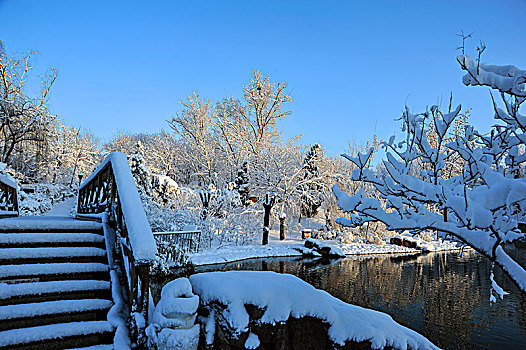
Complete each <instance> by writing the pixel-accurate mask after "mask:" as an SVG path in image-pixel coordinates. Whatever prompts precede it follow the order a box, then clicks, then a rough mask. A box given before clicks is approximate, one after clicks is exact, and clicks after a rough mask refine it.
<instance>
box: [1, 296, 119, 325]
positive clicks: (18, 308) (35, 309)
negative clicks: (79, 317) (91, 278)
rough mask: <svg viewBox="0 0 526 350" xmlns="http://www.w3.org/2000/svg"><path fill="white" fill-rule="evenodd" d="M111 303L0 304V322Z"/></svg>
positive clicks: (89, 301)
mask: <svg viewBox="0 0 526 350" xmlns="http://www.w3.org/2000/svg"><path fill="white" fill-rule="evenodd" d="M112 305H113V302H112V301H110V300H105V299H82V300H57V301H47V302H43V303H29V304H18V305H6V306H0V322H1V321H6V320H13V319H16V318H28V317H38V316H43V315H53V314H63V313H73V312H86V311H99V310H105V309H108V308H110V307H111V306H112Z"/></svg>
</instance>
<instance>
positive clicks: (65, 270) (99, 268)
mask: <svg viewBox="0 0 526 350" xmlns="http://www.w3.org/2000/svg"><path fill="white" fill-rule="evenodd" d="M108 270H109V269H108V265H106V264H101V263H51V264H21V265H0V280H6V279H14V278H27V277H36V276H39V277H43V276H56V275H68V276H67V277H68V278H71V277H70V276H69V275H82V274H103V273H106V272H108ZM104 276H105V275H104ZM105 277H106V278H107V276H105Z"/></svg>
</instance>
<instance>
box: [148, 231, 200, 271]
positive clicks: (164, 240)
mask: <svg viewBox="0 0 526 350" xmlns="http://www.w3.org/2000/svg"><path fill="white" fill-rule="evenodd" d="M153 236H154V237H155V241H156V242H157V249H158V250H159V254H160V255H161V256H164V257H165V259H166V260H167V261H172V262H175V263H178V264H183V263H184V259H185V255H186V254H188V253H197V252H198V251H199V242H200V241H201V231H199V230H184V229H183V231H173V232H154V233H153Z"/></svg>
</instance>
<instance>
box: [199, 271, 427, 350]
mask: <svg viewBox="0 0 526 350" xmlns="http://www.w3.org/2000/svg"><path fill="white" fill-rule="evenodd" d="M190 282H191V283H192V287H193V291H194V293H195V294H197V295H199V297H200V298H201V300H202V302H203V304H204V305H208V306H211V307H212V308H213V304H214V303H216V302H217V303H219V304H221V305H224V306H226V310H225V311H222V312H221V313H222V316H223V317H224V319H225V320H226V322H227V323H228V325H227V327H226V328H227V329H231V330H232V331H233V332H234V337H236V338H237V337H240V336H242V334H244V335H247V334H248V338H247V342H250V341H249V340H254V339H251V338H255V337H258V336H260V337H261V335H262V334H261V333H265V331H264V330H262V329H259V328H258V325H261V324H270V325H277V326H279V325H283V322H287V321H288V320H290V318H294V319H300V318H304V317H313V318H316V319H319V320H322V321H323V322H325V323H328V324H329V325H330V326H329V328H328V336H329V338H330V339H331V341H332V342H334V343H335V344H338V345H340V346H344V345H345V343H346V342H362V341H368V342H370V343H371V347H372V348H374V349H378V348H384V347H386V346H388V347H393V348H396V349H407V348H411V349H437V347H436V346H435V345H433V344H432V343H431V342H430V341H429V340H427V339H426V338H425V337H424V336H422V335H420V334H418V333H417V332H415V331H413V330H411V329H409V328H406V327H404V326H401V325H400V324H398V323H396V322H395V321H394V320H393V319H392V318H391V317H390V316H389V315H387V314H384V313H382V312H378V311H374V310H369V309H364V308H362V307H359V306H355V305H351V304H347V303H345V302H343V301H341V300H339V299H337V298H335V297H333V296H331V295H330V294H328V293H326V292H324V291H322V290H319V289H316V288H314V287H313V286H311V285H310V284H308V283H306V282H304V281H302V280H301V279H299V278H297V277H295V276H293V275H288V274H278V273H275V272H268V271H257V272H256V271H228V272H208V273H199V274H195V275H192V276H190ZM245 305H253V306H256V307H257V308H259V309H261V310H264V311H263V313H262V314H261V316H260V318H259V319H257V320H251V316H250V314H249V312H247V308H246V306H245ZM216 318H217V315H215V313H214V312H210V316H209V319H208V320H206V324H207V325H209V323H214V324H215V323H216V322H217V321H218V320H216ZM221 326H222V325H221V324H220V327H221ZM207 329H210V330H214V329H215V327H211V328H210V327H207ZM272 334H274V333H272ZM206 339H207V342H208V343H209V344H211V343H212V342H213V339H214V334H213V333H212V334H208V335H207V336H206ZM256 340H258V339H256ZM295 341H299V339H295ZM250 343H251V342H250ZM256 343H259V341H256ZM245 346H247V344H246V343H245ZM247 348H248V346H247Z"/></svg>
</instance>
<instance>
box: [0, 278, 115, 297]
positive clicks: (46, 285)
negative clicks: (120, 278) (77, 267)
mask: <svg viewBox="0 0 526 350" xmlns="http://www.w3.org/2000/svg"><path fill="white" fill-rule="evenodd" d="M104 289H110V282H106V281H96V280H78V281H50V282H33V283H17V284H6V283H0V299H8V298H12V297H16V296H23V295H40V294H49V293H61V292H75V291H92V290H104Z"/></svg>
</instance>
